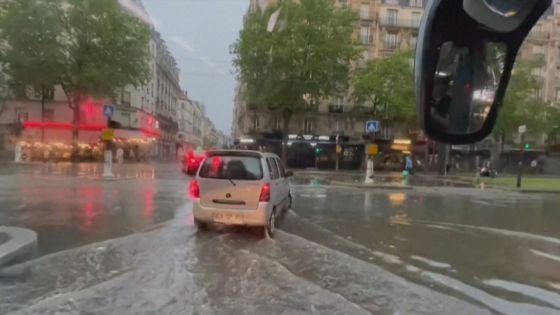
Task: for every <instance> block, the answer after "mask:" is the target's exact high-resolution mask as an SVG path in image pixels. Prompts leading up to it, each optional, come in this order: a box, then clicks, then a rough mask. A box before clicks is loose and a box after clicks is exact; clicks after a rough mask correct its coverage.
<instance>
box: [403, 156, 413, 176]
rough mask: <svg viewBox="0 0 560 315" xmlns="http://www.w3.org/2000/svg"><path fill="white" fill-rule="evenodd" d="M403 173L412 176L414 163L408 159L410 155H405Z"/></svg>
mask: <svg viewBox="0 0 560 315" xmlns="http://www.w3.org/2000/svg"><path fill="white" fill-rule="evenodd" d="M404 169H405V171H406V172H407V173H408V174H410V175H412V174H414V161H413V160H412V158H411V157H410V155H407V156H406V157H405V166H404Z"/></svg>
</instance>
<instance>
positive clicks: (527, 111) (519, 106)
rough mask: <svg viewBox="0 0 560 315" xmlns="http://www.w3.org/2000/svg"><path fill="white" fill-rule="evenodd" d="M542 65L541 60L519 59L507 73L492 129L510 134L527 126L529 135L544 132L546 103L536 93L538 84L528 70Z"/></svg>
mask: <svg viewBox="0 0 560 315" xmlns="http://www.w3.org/2000/svg"><path fill="white" fill-rule="evenodd" d="M541 65H542V62H541V61H538V60H533V61H528V60H522V61H519V62H518V63H517V64H516V66H515V69H514V71H513V73H512V75H511V78H510V81H509V85H508V89H507V91H506V95H505V97H504V101H503V105H502V107H501V109H500V115H499V116H498V120H497V122H496V127H495V128H494V131H495V132H498V133H503V134H511V133H514V132H517V128H518V126H519V125H527V130H528V132H529V133H532V134H540V133H542V132H544V131H546V123H545V112H546V110H545V109H546V104H545V103H544V102H543V101H542V100H541V99H540V98H539V97H538V96H537V90H538V89H539V87H540V84H539V81H538V79H537V78H536V77H535V76H534V75H533V74H532V70H533V69H536V68H538V67H539V66H541Z"/></svg>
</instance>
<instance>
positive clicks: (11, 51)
mask: <svg viewBox="0 0 560 315" xmlns="http://www.w3.org/2000/svg"><path fill="white" fill-rule="evenodd" d="M62 14H63V11H62V8H61V6H60V3H59V2H58V1H34V0H21V1H14V2H10V3H9V4H7V5H6V8H5V10H4V11H2V12H1V13H0V29H1V30H2V33H1V34H0V36H1V37H0V39H1V41H2V44H3V45H1V46H0V47H2V48H3V49H1V51H0V63H1V64H0V67H2V69H3V71H4V72H6V74H8V76H9V77H11V80H13V81H16V82H24V83H25V84H27V85H29V86H31V87H33V88H35V89H37V90H41V89H42V87H44V86H45V87H53V86H54V85H55V84H57V82H58V80H59V78H60V75H61V74H62V71H63V61H64V58H65V56H64V51H63V49H62V42H61V39H62V38H61V36H60V34H62V33H63V29H62V25H61V23H60V16H61V15H62Z"/></svg>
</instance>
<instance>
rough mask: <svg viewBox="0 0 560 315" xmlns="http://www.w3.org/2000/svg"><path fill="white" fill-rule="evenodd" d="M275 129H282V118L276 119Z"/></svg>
mask: <svg viewBox="0 0 560 315" xmlns="http://www.w3.org/2000/svg"><path fill="white" fill-rule="evenodd" d="M274 129H276V130H282V120H280V118H276V119H275V120H274Z"/></svg>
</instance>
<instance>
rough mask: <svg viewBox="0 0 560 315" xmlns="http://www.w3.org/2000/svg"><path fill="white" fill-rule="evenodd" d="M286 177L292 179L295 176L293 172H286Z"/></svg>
mask: <svg viewBox="0 0 560 315" xmlns="http://www.w3.org/2000/svg"><path fill="white" fill-rule="evenodd" d="M284 175H285V176H286V177H292V176H294V172H292V171H286V173H285V174H284Z"/></svg>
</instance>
